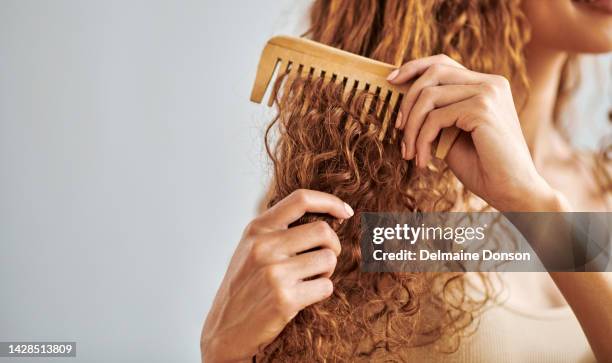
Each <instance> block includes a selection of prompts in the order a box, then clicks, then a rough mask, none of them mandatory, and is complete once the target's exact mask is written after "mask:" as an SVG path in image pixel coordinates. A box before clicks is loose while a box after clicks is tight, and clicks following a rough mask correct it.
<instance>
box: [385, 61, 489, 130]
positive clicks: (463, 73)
mask: <svg viewBox="0 0 612 363" xmlns="http://www.w3.org/2000/svg"><path fill="white" fill-rule="evenodd" d="M489 77H490V75H487V74H484V73H478V72H473V71H470V70H468V69H464V68H458V67H452V66H448V65H444V64H434V65H432V66H431V67H429V68H427V70H426V71H425V73H423V75H421V76H420V77H419V78H418V79H417V80H416V81H414V83H413V84H412V85H411V86H410V88H409V89H408V92H406V94H405V95H404V97H403V99H402V104H401V106H400V112H399V113H398V115H399V114H401V116H402V118H399V117H398V118H397V120H396V122H395V127H396V128H399V129H403V128H404V126H405V125H406V119H407V117H408V115H409V113H410V111H411V109H412V107H413V106H414V103H415V102H416V99H417V98H418V97H419V95H420V94H421V91H422V90H423V89H424V88H426V87H434V86H439V85H450V84H462V85H467V84H479V83H483V82H485V81H486V80H487V79H489Z"/></svg>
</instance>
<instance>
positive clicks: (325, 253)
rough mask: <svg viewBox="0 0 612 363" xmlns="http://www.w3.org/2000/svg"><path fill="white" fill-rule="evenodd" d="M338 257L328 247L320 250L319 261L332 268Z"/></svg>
mask: <svg viewBox="0 0 612 363" xmlns="http://www.w3.org/2000/svg"><path fill="white" fill-rule="evenodd" d="M337 262H338V259H337V257H336V254H335V253H334V251H332V250H331V249H329V248H325V249H322V250H321V263H322V264H323V266H325V267H329V268H333V267H335V266H336V263H337Z"/></svg>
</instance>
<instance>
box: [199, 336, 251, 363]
mask: <svg viewBox="0 0 612 363" xmlns="http://www.w3.org/2000/svg"><path fill="white" fill-rule="evenodd" d="M200 351H201V354H202V363H251V362H252V357H237V356H236V355H235V354H230V355H228V344H224V343H223V342H220V341H219V339H216V338H214V337H212V338H208V339H202V340H201V341H200ZM232 351H233V350H232ZM233 352H235V351H233Z"/></svg>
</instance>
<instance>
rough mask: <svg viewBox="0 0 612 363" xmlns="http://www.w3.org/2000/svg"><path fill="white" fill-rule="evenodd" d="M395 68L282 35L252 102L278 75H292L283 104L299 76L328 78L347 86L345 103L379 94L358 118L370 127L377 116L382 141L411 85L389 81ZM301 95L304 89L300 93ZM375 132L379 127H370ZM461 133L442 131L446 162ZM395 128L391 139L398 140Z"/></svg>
mask: <svg viewBox="0 0 612 363" xmlns="http://www.w3.org/2000/svg"><path fill="white" fill-rule="evenodd" d="M394 69H395V67H394V66H393V65H390V64H387V63H383V62H379V61H376V60H373V59H369V58H365V57H362V56H359V55H356V54H352V53H349V52H345V51H342V50H339V49H336V48H333V47H330V46H327V45H324V44H320V43H317V42H314V41H311V40H307V39H303V38H291V37H286V36H278V37H274V38H272V39H270V40H269V41H268V43H267V44H266V46H265V47H264V50H263V52H262V54H261V58H260V60H259V65H258V67H257V74H256V77H255V83H254V85H253V89H252V91H251V101H253V102H255V103H261V102H262V100H263V97H264V95H265V93H266V89H267V88H268V86H269V85H270V81H271V80H272V77H273V75H274V73H277V74H278V76H277V79H278V77H281V76H283V75H285V74H287V78H286V80H285V84H284V87H285V89H284V92H283V95H282V98H283V99H282V100H281V102H285V101H286V97H288V94H289V92H288V90H289V89H290V87H291V86H292V85H293V83H294V81H295V80H296V78H297V77H300V78H302V79H310V78H312V79H315V78H319V77H321V76H322V77H323V85H324V86H325V85H327V84H329V83H332V82H334V83H336V84H343V93H342V98H343V100H344V101H345V102H349V101H350V102H353V101H352V100H351V98H354V95H355V94H357V93H359V92H361V91H368V92H370V93H372V94H375V96H374V97H372V96H368V97H367V98H366V100H365V102H364V107H363V110H362V111H361V114H360V117H359V120H360V122H361V123H365V121H366V117H367V115H368V114H370V113H372V112H373V113H374V114H375V115H376V116H377V117H378V118H379V119H380V118H382V119H383V122H382V125H381V127H380V132H379V136H378V137H379V139H380V140H383V139H384V137H385V135H386V134H387V129H388V128H389V122H391V118H392V117H393V115H394V114H395V113H396V111H397V108H398V107H399V105H398V103H399V102H400V100H401V98H402V96H403V94H405V92H406V91H407V89H408V87H409V86H408V85H406V84H404V85H401V86H397V85H392V84H390V83H388V82H387V80H386V77H387V75H388V74H389V73H391V71H393V70H394ZM274 88H275V87H272V92H271V94H270V99H269V100H268V102H267V103H268V106H272V105H273V103H274V100H275V99H276V97H277V96H278V95H277V94H276V93H277V90H275V89H274ZM297 92H301V90H297ZM308 106H309V104H308V99H306V101H305V102H304V104H303V107H302V109H301V110H300V114H302V115H303V114H304V113H305V112H306V111H307V109H308ZM369 128H370V129H371V130H373V129H374V128H375V125H374V124H371V125H370V126H369ZM458 133H459V131H458V129H456V128H450V129H445V130H443V131H442V135H441V140H440V142H439V143H438V147H437V148H436V152H435V156H436V157H438V158H444V157H445V156H446V153H447V152H448V150H450V147H451V146H452V145H453V142H454V141H455V139H456V138H457V136H458ZM395 135H396V131H395V129H393V132H392V135H391V140H394V139H395Z"/></svg>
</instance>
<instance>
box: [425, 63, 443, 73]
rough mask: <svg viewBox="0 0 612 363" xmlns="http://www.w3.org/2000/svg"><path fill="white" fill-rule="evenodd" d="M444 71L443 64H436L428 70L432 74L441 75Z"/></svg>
mask: <svg viewBox="0 0 612 363" xmlns="http://www.w3.org/2000/svg"><path fill="white" fill-rule="evenodd" d="M443 71H444V66H443V65H441V64H434V65H432V66H431V67H429V69H428V70H427V72H429V74H430V75H432V76H436V75H440V74H442V72H443Z"/></svg>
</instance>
